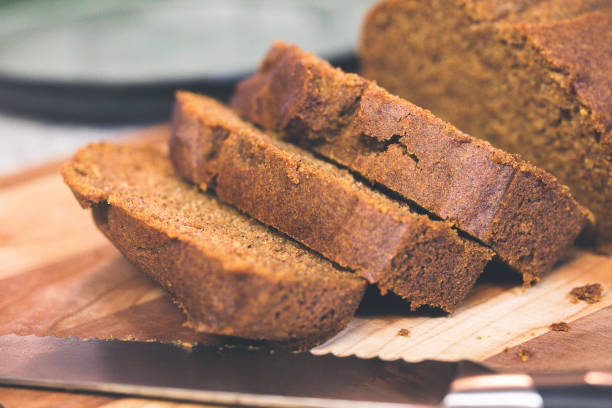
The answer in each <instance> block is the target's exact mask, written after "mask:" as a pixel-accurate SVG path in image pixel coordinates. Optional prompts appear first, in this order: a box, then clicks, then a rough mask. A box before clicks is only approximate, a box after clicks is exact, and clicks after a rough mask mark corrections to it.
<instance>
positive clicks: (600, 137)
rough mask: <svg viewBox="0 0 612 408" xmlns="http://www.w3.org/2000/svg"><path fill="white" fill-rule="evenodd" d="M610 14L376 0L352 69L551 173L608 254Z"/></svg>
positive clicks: (519, 3)
mask: <svg viewBox="0 0 612 408" xmlns="http://www.w3.org/2000/svg"><path fill="white" fill-rule="evenodd" d="M611 11H612V2H610V1H609V0H542V1H525V0H508V1H498V0H451V1H434V2H433V3H432V2H431V1H406V0H386V1H381V2H380V3H378V4H377V5H376V6H375V7H373V8H372V9H371V11H370V12H369V13H368V14H367V16H366V18H365V21H364V24H363V30H362V33H361V41H360V46H359V48H360V50H359V53H360V57H361V68H362V72H363V73H364V75H366V76H367V77H368V78H371V79H375V80H376V81H378V82H379V83H381V84H383V85H384V86H385V87H387V88H388V89H389V90H390V91H391V92H394V93H397V94H399V95H401V96H403V97H406V98H408V99H410V100H411V101H415V102H416V103H418V104H419V105H421V106H426V107H428V108H430V109H432V110H433V111H434V112H436V114H438V115H441V116H442V117H444V118H445V119H447V120H450V121H451V122H452V123H454V124H455V125H456V126H458V127H459V128H461V129H463V130H465V131H468V132H470V133H472V134H473V135H475V136H478V137H483V138H485V139H487V140H490V141H491V142H492V143H494V144H495V145H496V146H500V147H503V148H504V149H506V150H508V151H512V152H516V153H520V154H522V155H523V157H524V158H525V159H527V160H529V161H530V162H533V163H535V164H536V165H538V166H540V167H542V168H544V169H546V170H548V171H550V172H551V173H552V174H553V175H555V176H557V177H558V178H559V180H560V181H561V182H562V183H564V184H567V185H568V186H569V187H570V188H571V191H572V194H573V196H574V197H575V198H576V200H577V201H578V202H580V203H581V204H582V205H585V206H587V207H588V208H589V209H590V210H591V211H593V213H594V216H595V218H596V223H595V224H594V225H590V226H589V227H588V228H587V230H586V231H585V234H584V237H585V238H587V241H589V243H591V244H593V243H594V244H595V246H596V247H597V248H598V249H599V250H601V251H602V252H610V251H612V212H611V211H610V207H611V206H612V75H611V74H610V72H612V30H610V26H611V25H612V13H611ZM402 38H405V39H406V41H404V42H403V43H402V44H401V45H399V46H398V41H399V40H400V39H402ZM411 61H418V63H411Z"/></svg>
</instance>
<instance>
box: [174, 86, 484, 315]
mask: <svg viewBox="0 0 612 408" xmlns="http://www.w3.org/2000/svg"><path fill="white" fill-rule="evenodd" d="M170 152H171V153H170V154H171V157H172V161H173V163H174V165H175V167H176V168H177V169H178V171H179V172H180V173H181V174H183V175H184V176H185V177H186V178H187V179H189V180H191V181H193V182H195V183H198V184H200V185H202V186H203V187H206V186H208V187H211V188H213V189H214V190H215V193H216V195H217V196H218V197H219V198H221V199H222V200H224V201H226V202H227V203H229V204H232V205H234V206H235V207H237V208H238V209H240V210H241V211H244V212H245V213H247V214H249V215H250V216H252V217H254V218H256V219H258V220H259V221H261V222H263V223H264V224H267V225H270V226H272V227H274V228H276V229H278V230H279V231H281V232H284V233H286V234H287V235H289V236H291V237H292V238H294V239H295V240H297V241H298V242H301V243H303V244H304V245H306V246H307V247H309V248H311V249H313V250H315V251H317V252H319V253H321V254H322V255H324V256H325V257H327V258H328V259H330V260H332V261H334V262H336V263H338V264H339V265H341V266H343V267H346V268H350V269H352V270H355V271H357V272H358V273H360V274H361V275H362V276H364V277H365V278H367V279H368V281H370V282H371V283H376V284H377V285H378V287H379V288H380V290H381V292H383V293H385V292H386V291H392V292H394V293H396V294H398V295H400V296H402V297H403V298H405V299H406V300H408V301H410V306H411V308H412V309H415V308H417V307H418V306H420V305H430V306H434V307H440V308H442V309H444V310H447V311H453V310H454V309H455V306H456V305H457V303H458V302H459V301H460V300H461V299H462V298H463V297H465V295H466V294H467V293H468V292H469V290H470V289H471V288H472V286H473V285H474V283H475V281H476V279H477V278H478V276H479V275H480V273H481V272H482V271H483V269H484V267H485V265H486V263H487V261H488V260H489V259H490V258H491V257H492V255H493V253H492V252H491V251H490V250H488V249H487V248H485V247H483V246H481V245H479V244H477V243H475V242H471V241H469V240H466V239H464V238H461V237H459V235H458V234H457V233H456V232H455V231H454V230H453V229H452V228H451V227H450V225H449V224H448V223H445V222H442V221H432V220H431V219H429V218H428V217H427V216H425V215H419V214H417V213H415V212H414V211H412V210H411V209H410V208H409V207H408V206H407V205H405V204H404V205H402V204H400V203H399V202H397V201H395V200H392V199H390V198H388V197H387V196H385V195H383V194H381V193H378V192H376V191H374V190H372V189H370V188H369V187H368V186H365V185H363V184H362V183H360V182H358V181H356V180H355V179H354V178H353V177H352V176H351V175H350V174H349V173H348V172H347V171H346V170H341V169H340V168H338V167H337V166H335V165H333V164H330V163H326V162H324V161H322V160H319V159H317V158H315V157H314V156H313V155H312V154H310V153H308V152H306V151H304V150H303V149H300V148H298V147H295V146H292V145H289V144H287V143H284V142H282V141H278V140H275V139H274V138H272V137H270V136H268V135H266V134H264V133H262V132H260V131H258V130H257V129H255V128H254V127H253V126H251V125H250V124H248V123H247V122H244V121H242V120H241V119H240V118H239V117H238V116H237V115H236V114H235V113H234V112H233V111H232V110H231V109H229V108H228V107H226V106H224V105H222V104H220V103H218V102H215V101H214V100H212V99H210V98H207V97H204V96H199V95H196V94H192V93H188V92H179V93H178V94H177V102H176V106H175V110H174V114H173V129H172V136H171V139H170Z"/></svg>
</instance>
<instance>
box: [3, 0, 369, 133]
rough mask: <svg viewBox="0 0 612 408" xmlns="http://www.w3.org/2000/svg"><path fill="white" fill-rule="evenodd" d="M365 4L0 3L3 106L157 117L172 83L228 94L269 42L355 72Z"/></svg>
mask: <svg viewBox="0 0 612 408" xmlns="http://www.w3.org/2000/svg"><path fill="white" fill-rule="evenodd" d="M372 2H373V1H372V0H335V1H327V0H325V1H324V0H310V1H306V0H208V1H197V2H195V1H186V0H165V1H162V0H158V1H148V2H141V1H138V2H137V1H118V0H114V1H110V0H109V1H104V2H98V1H95V2H94V1H69V0H47V1H45V2H21V1H0V109H2V110H5V111H10V112H16V113H22V114H30V115H36V116H39V117H44V118H47V119H55V120H70V121H75V120H76V121H81V122H83V121H87V122H92V121H94V122H109V121H111V122H142V121H154V120H163V119H166V118H167V117H168V113H169V110H170V104H171V102H172V98H173V93H174V91H175V90H176V89H189V90H193V91H198V92H204V93H207V94H211V95H213V96H215V97H217V98H220V99H224V100H226V99H227V98H228V97H229V96H230V95H231V92H232V90H233V87H234V85H235V83H236V82H237V81H238V80H239V79H240V78H242V77H244V76H245V75H248V74H250V73H251V72H253V70H254V69H255V68H256V66H257V64H258V62H259V60H260V59H261V57H262V56H263V55H264V54H265V52H266V50H267V48H268V47H269V45H270V43H271V42H272V41H274V40H276V39H282V40H285V41H288V42H292V43H296V44H298V45H300V46H302V47H303V48H304V49H307V50H309V51H312V52H314V53H316V54H318V55H321V56H322V57H324V58H327V59H329V60H330V61H331V62H332V63H334V64H335V65H339V66H342V67H343V68H344V69H347V70H355V68H356V58H355V55H354V48H355V44H356V42H357V36H358V32H359V25H360V23H361V20H362V18H363V15H364V13H365V11H366V10H367V8H368V6H369V5H371V4H372Z"/></svg>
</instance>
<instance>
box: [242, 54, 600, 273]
mask: <svg viewBox="0 0 612 408" xmlns="http://www.w3.org/2000/svg"><path fill="white" fill-rule="evenodd" d="M233 106H234V107H235V108H236V109H237V110H238V111H239V112H240V113H241V114H242V115H243V116H244V117H246V118H248V119H249V120H251V121H253V122H255V123H257V124H259V125H261V126H263V127H264V128H266V129H272V130H275V131H280V132H281V133H282V135H283V136H284V137H285V138H288V139H291V140H295V141H297V142H298V143H299V144H301V145H303V146H305V147H307V148H309V149H313V150H314V151H316V152H318V153H319V154H321V155H323V156H326V157H328V158H329V159H331V160H334V161H336V162H337V163H340V164H341V165H343V166H346V167H348V168H350V169H352V170H354V171H356V172H357V173H359V174H361V175H362V176H363V177H365V178H367V179H368V180H370V181H372V182H375V183H379V184H381V185H383V186H385V187H386V188H388V189H390V190H392V191H393V192H396V193H398V194H400V195H401V196H402V197H404V198H406V199H407V200H410V201H412V202H414V203H416V204H417V205H418V206H420V207H422V208H424V209H425V210H426V211H428V212H430V213H431V214H435V215H436V216H438V217H440V218H442V219H444V220H448V221H450V222H452V223H454V224H455V225H456V226H457V227H458V228H459V229H461V230H463V231H465V232H466V233H468V234H470V235H471V236H473V237H475V238H477V239H478V240H480V241H481V242H483V243H485V244H486V245H489V246H490V247H491V248H493V249H494V250H495V252H496V253H497V255H499V257H500V258H501V259H502V260H503V261H504V262H506V263H507V264H508V265H510V266H512V267H514V268H516V269H517V270H518V271H520V272H521V273H522V274H523V277H524V280H525V281H526V282H531V281H534V280H535V281H537V280H539V279H540V277H541V276H542V274H544V273H545V272H547V271H549V270H550V269H551V268H552V266H553V265H554V263H555V262H556V261H557V260H559V258H560V257H561V256H562V255H563V254H564V253H565V251H566V250H567V248H568V246H569V245H571V243H572V242H573V241H574V239H575V238H576V236H577V235H578V234H579V232H580V231H581V230H582V228H583V227H584V226H585V225H586V224H587V222H588V220H589V216H590V213H589V212H588V211H587V210H585V209H584V208H582V207H581V206H580V205H578V204H577V203H576V201H575V200H574V199H573V198H572V196H571V195H570V193H569V190H568V188H567V187H565V186H562V185H560V184H559V183H557V181H556V179H555V178H554V177H553V176H551V175H550V174H548V173H546V172H544V171H542V170H540V169H538V168H536V167H534V166H532V165H530V164H528V163H526V162H524V161H521V160H520V159H519V157H518V156H514V155H511V154H508V153H505V152H503V151H501V150H498V149H495V148H493V147H492V146H491V145H490V144H488V143H487V142H484V141H481V140H478V139H475V138H473V137H470V136H468V135H466V134H465V133H462V132H461V131H459V130H457V129H456V128H454V127H453V126H451V125H449V124H448V123H445V122H443V121H442V120H440V119H438V118H436V117H435V116H433V115H432V114H431V113H430V112H428V111H426V110H424V109H421V108H419V107H417V106H415V105H413V104H411V103H410V102H408V101H405V100H403V99H400V98H398V97H395V96H392V95H390V94H389V93H388V92H386V91H385V90H384V89H382V88H380V87H378V86H377V85H376V84H375V83H373V82H371V81H368V80H366V79H364V78H361V77H359V76H357V75H354V74H345V73H344V72H342V71H340V70H339V69H335V68H333V67H332V66H331V65H329V64H328V63H327V62H325V61H323V60H321V59H319V58H317V57H315V56H314V55H312V54H309V53H305V52H303V51H301V50H300V49H299V48H297V47H294V46H290V45H287V44H284V43H276V44H274V45H273V46H272V48H271V49H270V51H269V53H268V55H267V56H266V57H265V59H264V61H263V62H262V64H261V66H260V69H259V72H258V73H256V74H255V75H253V76H252V77H250V78H247V79H245V80H244V81H243V82H242V83H240V84H239V85H238V87H237V89H236V93H235V94H234V97H233Z"/></svg>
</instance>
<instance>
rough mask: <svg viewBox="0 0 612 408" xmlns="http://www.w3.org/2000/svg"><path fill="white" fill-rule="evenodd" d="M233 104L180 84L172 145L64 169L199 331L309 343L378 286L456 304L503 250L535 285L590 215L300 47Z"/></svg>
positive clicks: (278, 58)
mask: <svg viewBox="0 0 612 408" xmlns="http://www.w3.org/2000/svg"><path fill="white" fill-rule="evenodd" d="M231 105H232V106H231V107H228V106H225V105H223V104H221V103H219V102H217V101H215V100H213V99H211V98H208V97H206V96H202V95H196V94H193V93H189V92H178V93H177V94H176V103H175V107H174V111H173V114H172V130H171V134H170V138H169V141H168V143H163V144H147V145H138V146H127V145H111V144H104V143H101V144H94V145H90V146H88V147H86V148H84V149H81V150H80V151H79V152H78V153H77V154H76V156H75V157H74V159H73V160H72V161H71V162H69V163H68V164H67V165H65V167H64V168H63V175H64V179H65V181H66V183H67V184H68V185H69V186H70V188H71V189H72V191H73V192H74V194H75V196H76V197H77V199H78V201H79V202H80V203H81V205H82V206H83V207H90V208H91V209H92V211H93V215H94V220H95V222H96V224H97V226H98V227H99V228H100V230H101V231H102V232H103V233H104V234H105V235H106V236H107V237H108V238H109V239H110V240H111V241H112V242H113V244H114V245H115V246H116V247H117V248H118V249H119V250H120V251H121V252H122V253H123V254H124V255H125V256H126V257H127V258H128V259H129V260H130V261H131V262H132V263H134V264H135V265H137V266H138V267H139V268H141V269H142V270H143V271H144V272H146V273H147V274H148V275H150V276H151V277H152V278H153V279H154V280H156V281H157V282H158V283H159V284H160V285H161V286H162V287H163V288H164V289H165V290H167V291H168V292H169V293H170V294H171V295H172V297H173V299H174V300H175V302H176V303H177V305H178V306H179V307H180V308H181V309H183V311H184V312H185V314H186V316H187V322H188V324H189V325H190V326H191V327H193V328H194V329H195V330H198V331H202V332H207V333H215V334H223V335H231V336H238V337H245V338H250V339H263V340H269V341H273V342H276V343H281V344H286V345H290V346H293V347H310V346H312V345H314V344H317V343H320V342H321V341H324V340H326V339H327V338H329V337H331V336H333V335H334V334H335V333H337V332H338V331H340V330H341V329H343V328H344V327H345V326H346V325H347V323H348V322H349V321H350V319H351V318H352V316H353V314H354V313H355V310H356V308H357V306H358V305H359V303H360V300H361V298H362V297H363V294H364V291H365V288H366V286H367V285H368V284H371V285H376V286H377V287H378V289H379V290H380V292H381V293H383V294H384V293H386V292H391V293H394V294H396V295H398V296H401V297H402V298H403V299H405V300H406V302H407V307H410V308H411V309H416V308H417V307H419V306H422V305H427V306H430V307H435V308H440V309H443V310H444V311H447V312H449V313H452V312H453V311H454V309H455V308H456V306H457V304H458V303H459V302H460V301H461V300H462V299H463V298H464V297H465V296H466V295H467V294H468V293H469V292H470V289H471V288H472V286H473V285H474V283H475V282H476V280H477V278H478V276H479V275H480V274H481V273H482V271H483V270H484V268H485V266H486V265H487V263H488V262H489V261H490V260H491V259H492V258H493V257H496V258H497V259H499V260H501V261H502V262H504V263H506V264H507V265H508V266H510V267H511V268H513V269H515V270H517V271H518V272H519V273H521V274H522V276H523V279H524V282H525V283H527V284H529V283H532V282H535V281H538V280H539V279H540V278H541V277H542V276H543V275H544V274H545V273H546V272H548V271H549V270H550V269H551V268H552V267H553V265H554V264H555V262H556V261H558V260H559V259H560V258H561V257H562V256H563V254H564V253H565V252H566V250H567V249H568V247H569V246H570V245H571V244H572V242H573V241H574V240H575V238H576V237H577V236H578V234H579V233H580V231H581V230H582V229H583V228H584V227H585V226H586V225H587V224H588V223H590V222H592V216H591V214H590V213H589V211H588V210H586V209H584V208H583V207H581V206H580V205H579V204H578V203H577V202H576V201H575V200H574V199H573V198H572V196H571V195H570V192H569V190H568V188H567V187H565V186H563V185H561V184H559V183H558V182H557V180H556V179H555V178H554V177H553V176H552V175H550V174H549V173H547V172H545V171H543V170H540V169H539V168H536V167H534V166H532V165H530V164H528V163H526V162H524V161H522V160H521V159H520V158H519V157H518V156H516V155H512V154H509V153H505V152H503V151H501V150H499V149H496V148H494V147H493V146H491V145H490V144H489V143H487V142H485V141H482V140H479V139H476V138H474V137H471V136H469V135H467V134H465V133H462V132H461V131H459V130H458V129H456V128H455V127H453V126H452V125H450V124H448V123H446V122H444V121H442V120H440V119H438V118H437V117H435V116H434V115H432V114H431V113H430V112H429V111H427V110H424V109H421V108H419V107H417V106H415V105H413V104H411V103H410V102H408V101H406V100H403V99H401V98H399V97H396V96H393V95H391V94H389V93H388V92H387V91H385V90H384V89H382V88H381V87H379V86H377V85H376V83H374V82H372V81H370V80H367V79H364V78H362V77H360V76H358V75H355V74H348V73H344V72H342V71H341V70H339V69H336V68H333V67H332V66H331V65H329V64H328V63H327V62H325V61H323V60H321V59H319V58H317V57H315V56H314V55H312V54H309V53H306V52H303V51H302V50H300V49H299V48H297V47H295V46H291V45H287V44H284V43H275V44H273V45H272V47H271V49H270V50H269V52H268V54H267V56H266V57H265V59H264V61H263V62H262V63H261V65H260V68H259V71H258V72H257V73H255V74H254V75H253V76H251V77H250V78H247V79H245V80H244V81H243V82H241V83H240V84H239V85H238V87H237V89H236V91H235V94H234V97H233V99H232V102H231Z"/></svg>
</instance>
